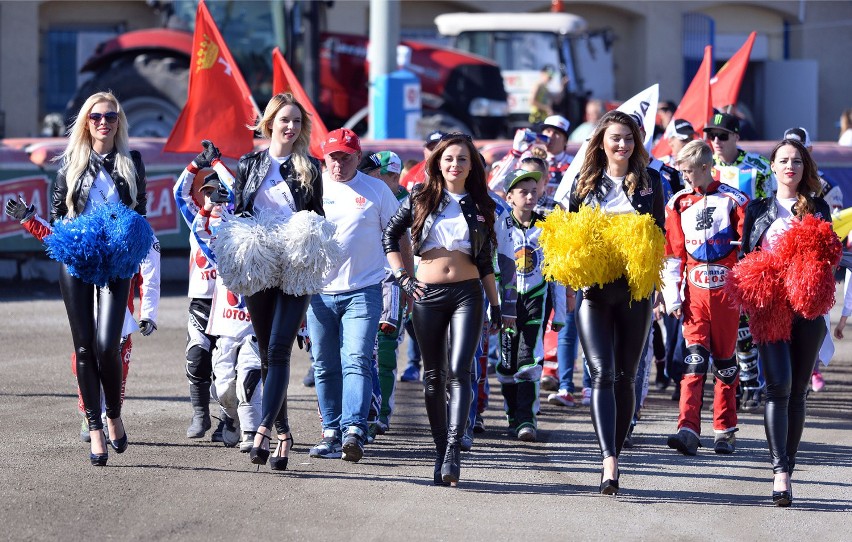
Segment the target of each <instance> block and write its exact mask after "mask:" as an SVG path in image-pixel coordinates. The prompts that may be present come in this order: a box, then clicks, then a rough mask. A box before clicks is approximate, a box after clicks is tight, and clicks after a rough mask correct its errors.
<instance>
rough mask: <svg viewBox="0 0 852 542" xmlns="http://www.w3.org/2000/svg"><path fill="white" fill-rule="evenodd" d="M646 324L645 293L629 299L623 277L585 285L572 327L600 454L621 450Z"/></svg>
mask: <svg viewBox="0 0 852 542" xmlns="http://www.w3.org/2000/svg"><path fill="white" fill-rule="evenodd" d="M650 326H651V299H650V297H649V298H646V299H643V300H641V301H633V302H631V301H630V289H629V287H628V285H627V280H626V279H625V278H624V277H622V278H620V279H618V280H616V281H615V282H611V283H609V284H605V285H603V286H600V287H599V286H594V287H591V288H589V289H587V290H585V292H584V294H583V302H582V304H581V305H580V308H579V309H578V310H577V331H578V333H579V336H580V344H582V345H583V351H584V352H585V354H586V362H587V363H588V366H589V375H590V376H591V380H592V403H591V411H592V425H594V427H595V434H596V435H597V437H598V444H599V445H600V448H601V455H602V456H603V458H604V459H606V458H607V457H610V456H616V457H618V455H619V454H620V453H621V447H622V445H623V444H624V439H625V438H626V437H627V431H628V430H629V428H630V423H631V421H632V420H633V409H634V408H635V403H636V394H635V391H634V389H633V386H634V381H635V380H636V369H637V368H638V366H639V359H640V358H641V357H642V354H643V352H644V347H645V341H646V340H647V339H648V331H649V329H650Z"/></svg>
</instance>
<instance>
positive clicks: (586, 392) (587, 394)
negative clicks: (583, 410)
mask: <svg viewBox="0 0 852 542" xmlns="http://www.w3.org/2000/svg"><path fill="white" fill-rule="evenodd" d="M591 404H592V388H583V406H589V405H591Z"/></svg>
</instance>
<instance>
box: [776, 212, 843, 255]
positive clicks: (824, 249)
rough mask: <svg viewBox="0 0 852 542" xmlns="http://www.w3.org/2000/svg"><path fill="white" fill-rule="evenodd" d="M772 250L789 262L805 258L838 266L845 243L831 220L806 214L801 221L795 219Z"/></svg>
mask: <svg viewBox="0 0 852 542" xmlns="http://www.w3.org/2000/svg"><path fill="white" fill-rule="evenodd" d="M772 251H773V252H775V253H776V254H778V256H779V257H780V258H781V259H782V260H783V261H787V262H791V261H793V260H797V259H803V260H805V261H818V262H827V263H828V264H829V265H831V266H836V265H837V264H838V263H840V257H841V256H842V255H843V245H842V244H841V243H840V239H838V237H837V234H836V233H834V230H833V229H832V228H831V223H830V222H826V221H824V220H820V219H819V218H817V217H815V216H813V215H805V217H804V218H803V219H802V220H801V221H799V220H796V221H793V224H792V226H791V227H790V229H789V230H787V231H785V232H784V233H783V234H781V236H780V237H779V238H778V241H777V243H775V246H774V247H773V248H772Z"/></svg>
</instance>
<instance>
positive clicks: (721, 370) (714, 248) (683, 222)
mask: <svg viewBox="0 0 852 542" xmlns="http://www.w3.org/2000/svg"><path fill="white" fill-rule="evenodd" d="M748 201H749V198H748V196H746V195H745V194H744V193H743V192H741V191H740V190H737V189H736V188H733V187H731V186H728V185H726V184H722V183H720V182H719V181H713V182H712V183H711V184H710V186H708V187H707V191H706V192H704V193H702V192H701V191H699V190H698V189H695V188H692V189H686V190H681V191H680V192H678V193H677V194H675V195H674V196H673V197H672V198H671V200H669V203H668V205H667V206H666V265H665V271H664V274H663V299H664V300H665V304H666V310H667V311H669V312H672V311H674V310H675V309H678V308H680V309H682V311H683V338H684V340H685V341H686V346H687V355H686V358H685V359H684V363H685V367H684V377H683V380H682V381H681V395H680V397H681V398H680V417H679V419H678V430H680V429H682V428H686V429H689V430H691V431H693V432H695V433H696V434H700V433H701V406H702V402H703V389H704V380H705V378H706V375H707V370H708V368H709V365H710V360H709V357H710V356H711V355H712V357H713V374H714V375H715V376H716V384H715V394H714V395H715V399H714V402H713V428H714V429H715V430H716V431H717V432H726V431H732V430H735V428H736V425H737V411H736V387H737V382H738V379H737V376H738V370H737V368H738V366H737V362H736V358H735V357H734V353H735V348H736V344H737V328H738V323H739V310H738V309H736V308H734V307H733V306H732V304H731V302H730V300H729V298H728V296H727V295H726V294H725V290H724V288H723V286H724V285H725V279H726V277H727V274H728V272H729V271H730V269H731V267H733V265H734V264H735V263H736V262H737V246H736V245H734V244H733V243H732V242H733V241H739V240H740V239H741V238H742V233H743V220H744V218H745V209H746V204H747V203H748ZM684 277H685V278H686V281H684ZM681 292H683V298H682V299H681Z"/></svg>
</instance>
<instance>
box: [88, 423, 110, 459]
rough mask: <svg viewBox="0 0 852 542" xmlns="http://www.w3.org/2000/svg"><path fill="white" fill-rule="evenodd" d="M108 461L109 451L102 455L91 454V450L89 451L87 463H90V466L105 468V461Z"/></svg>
mask: <svg viewBox="0 0 852 542" xmlns="http://www.w3.org/2000/svg"><path fill="white" fill-rule="evenodd" d="M101 434H103V430H101ZM106 440H107V438H106V436H104V441H105V442H104V449H106ZM108 459H109V451H105V452H104V453H102V454H93V453H92V452H91V450H89V461H91V463H92V466H94V467H106V464H107V460H108Z"/></svg>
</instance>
